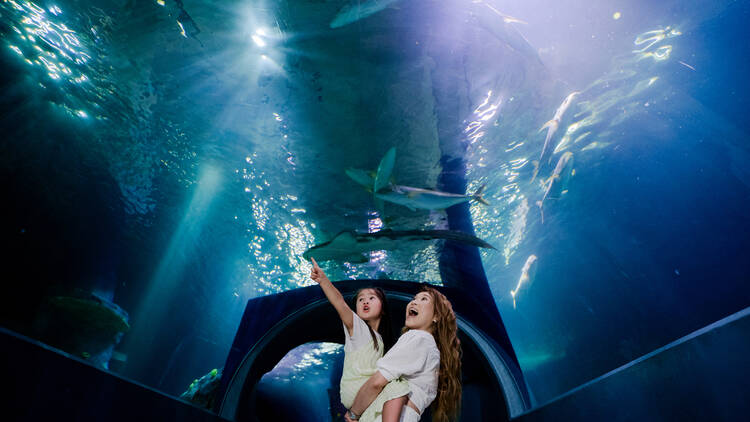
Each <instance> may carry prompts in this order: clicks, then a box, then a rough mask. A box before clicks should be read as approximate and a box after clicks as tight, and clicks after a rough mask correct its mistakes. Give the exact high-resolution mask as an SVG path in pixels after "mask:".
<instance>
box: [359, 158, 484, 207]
mask: <svg viewBox="0 0 750 422" xmlns="http://www.w3.org/2000/svg"><path fill="white" fill-rule="evenodd" d="M395 163H396V148H395V147H393V148H391V149H389V150H388V152H386V154H385V156H384V157H383V159H382V160H380V164H379V165H378V170H377V172H376V173H373V172H368V171H367V170H362V169H356V168H348V169H346V171H345V172H346V175H347V176H349V178H351V179H352V180H354V181H355V182H357V183H358V184H360V185H362V186H363V187H364V188H365V189H366V190H367V191H368V192H372V193H373V194H374V196H375V201H376V202H382V201H386V202H391V203H394V204H398V205H403V206H405V207H407V208H409V209H410V210H412V211H416V210H417V209H424V210H442V209H445V208H448V207H451V206H453V205H456V204H460V203H463V202H468V201H472V200H475V201H477V202H480V203H482V204H484V205H489V202H487V200H485V199H484V197H483V196H482V194H483V193H484V190H485V187H486V186H485V185H482V186H481V187H480V188H479V189H477V190H476V192H474V193H473V194H470V195H462V194H458V193H450V192H442V191H439V190H432V189H422V188H415V187H412V186H405V185H397V184H395V183H392V182H390V179H391V174H392V173H393V167H394V165H395ZM382 208H383V207H382V203H378V209H382Z"/></svg>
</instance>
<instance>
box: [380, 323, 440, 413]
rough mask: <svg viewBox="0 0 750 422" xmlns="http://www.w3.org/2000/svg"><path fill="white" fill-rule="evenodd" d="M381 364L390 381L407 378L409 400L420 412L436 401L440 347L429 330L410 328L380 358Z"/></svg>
mask: <svg viewBox="0 0 750 422" xmlns="http://www.w3.org/2000/svg"><path fill="white" fill-rule="evenodd" d="M377 366H378V371H380V374H381V375H383V377H385V379H386V380H388V381H391V380H393V379H395V378H398V377H403V378H404V379H405V380H406V381H407V382H408V383H409V388H410V389H411V392H410V393H409V400H411V401H412V402H413V403H414V404H415V405H416V406H417V408H418V409H419V413H420V414H422V413H423V412H424V410H425V409H426V408H427V406H429V405H430V403H432V401H433V400H435V397H436V396H437V388H438V371H439V370H440V350H438V347H437V344H436V343H435V338H434V337H432V334H430V333H428V332H427V331H422V330H409V331H407V332H405V333H404V334H402V335H401V337H399V339H398V341H397V342H396V344H395V345H393V347H392V348H391V350H389V351H388V353H386V354H385V356H383V357H382V358H380V359H378V363H377Z"/></svg>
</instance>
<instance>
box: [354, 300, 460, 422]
mask: <svg viewBox="0 0 750 422" xmlns="http://www.w3.org/2000/svg"><path fill="white" fill-rule="evenodd" d="M405 325H406V326H405V327H404V328H403V329H402V330H401V332H402V335H401V337H400V338H399V339H398V342H397V343H396V344H395V345H394V346H393V347H392V348H391V349H390V350H389V351H388V353H386V354H385V356H383V357H382V358H381V359H379V360H378V362H377V371H376V372H375V373H374V374H373V375H372V376H371V377H370V378H369V379H368V380H367V382H365V383H364V385H363V386H362V387H361V388H360V389H359V392H358V393H357V395H356V397H355V399H354V402H353V404H352V406H351V407H350V408H349V410H348V411H347V414H346V420H347V421H349V422H351V421H355V420H361V418H359V415H360V414H362V413H363V412H364V414H367V412H369V411H370V407H372V406H375V407H377V406H379V403H380V402H382V399H381V397H380V395H381V394H382V392H383V391H384V390H385V387H386V386H387V385H389V383H392V382H393V381H394V380H397V379H403V380H406V382H407V383H408V385H409V390H410V392H409V394H408V400H407V404H406V405H405V406H404V407H403V410H402V413H401V417H400V421H401V422H417V421H419V419H420V418H421V417H422V412H424V410H425V409H426V408H427V406H429V405H430V404H431V403H433V401H434V404H433V405H432V420H433V421H434V422H447V421H452V420H456V419H457V417H458V411H459V405H460V403H461V343H460V341H459V340H458V337H457V336H456V333H457V326H456V315H455V313H454V312H453V307H452V306H451V303H450V301H448V299H447V298H446V297H445V295H443V294H442V293H440V292H439V291H437V290H435V289H433V288H431V287H428V286H423V287H422V290H421V291H420V292H419V293H417V295H416V296H414V299H413V300H412V301H411V302H409V304H408V305H407V306H406V324H405ZM383 420H385V419H383Z"/></svg>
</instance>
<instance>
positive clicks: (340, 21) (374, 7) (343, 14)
mask: <svg viewBox="0 0 750 422" xmlns="http://www.w3.org/2000/svg"><path fill="white" fill-rule="evenodd" d="M397 1H398V0H365V1H361V0H351V3H349V4H346V5H344V7H342V8H341V9H340V10H339V12H338V13H337V14H336V16H335V17H334V18H333V20H332V21H331V23H330V24H329V26H330V27H331V28H332V29H335V28H340V27H342V26H346V25H349V24H350V23H354V22H357V21H358V20H362V19H364V18H366V17H368V16H371V15H374V14H376V13H378V12H380V11H382V10H385V9H386V8H388V6H390V5H391V4H393V3H396V2H397Z"/></svg>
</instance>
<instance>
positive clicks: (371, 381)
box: [347, 371, 388, 419]
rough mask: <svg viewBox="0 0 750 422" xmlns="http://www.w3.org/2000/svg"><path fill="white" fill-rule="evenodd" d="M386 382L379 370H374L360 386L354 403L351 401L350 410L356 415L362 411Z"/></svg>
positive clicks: (373, 399) (368, 405)
mask: <svg viewBox="0 0 750 422" xmlns="http://www.w3.org/2000/svg"><path fill="white" fill-rule="evenodd" d="M387 384H388V380H386V379H385V377H384V376H383V375H382V374H381V373H380V371H375V373H374V374H372V376H371V377H370V378H368V379H367V381H365V383H364V384H363V385H362V387H360V389H359V391H358V392H357V395H356V396H355V397H354V403H352V407H351V408H350V410H351V411H352V412H354V413H356V414H357V415H361V414H362V413H364V412H365V410H367V408H368V407H370V405H371V404H372V402H374V401H375V399H376V398H377V397H378V394H380V392H381V391H383V388H385V386H386V385H387ZM347 419H348V416H347Z"/></svg>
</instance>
